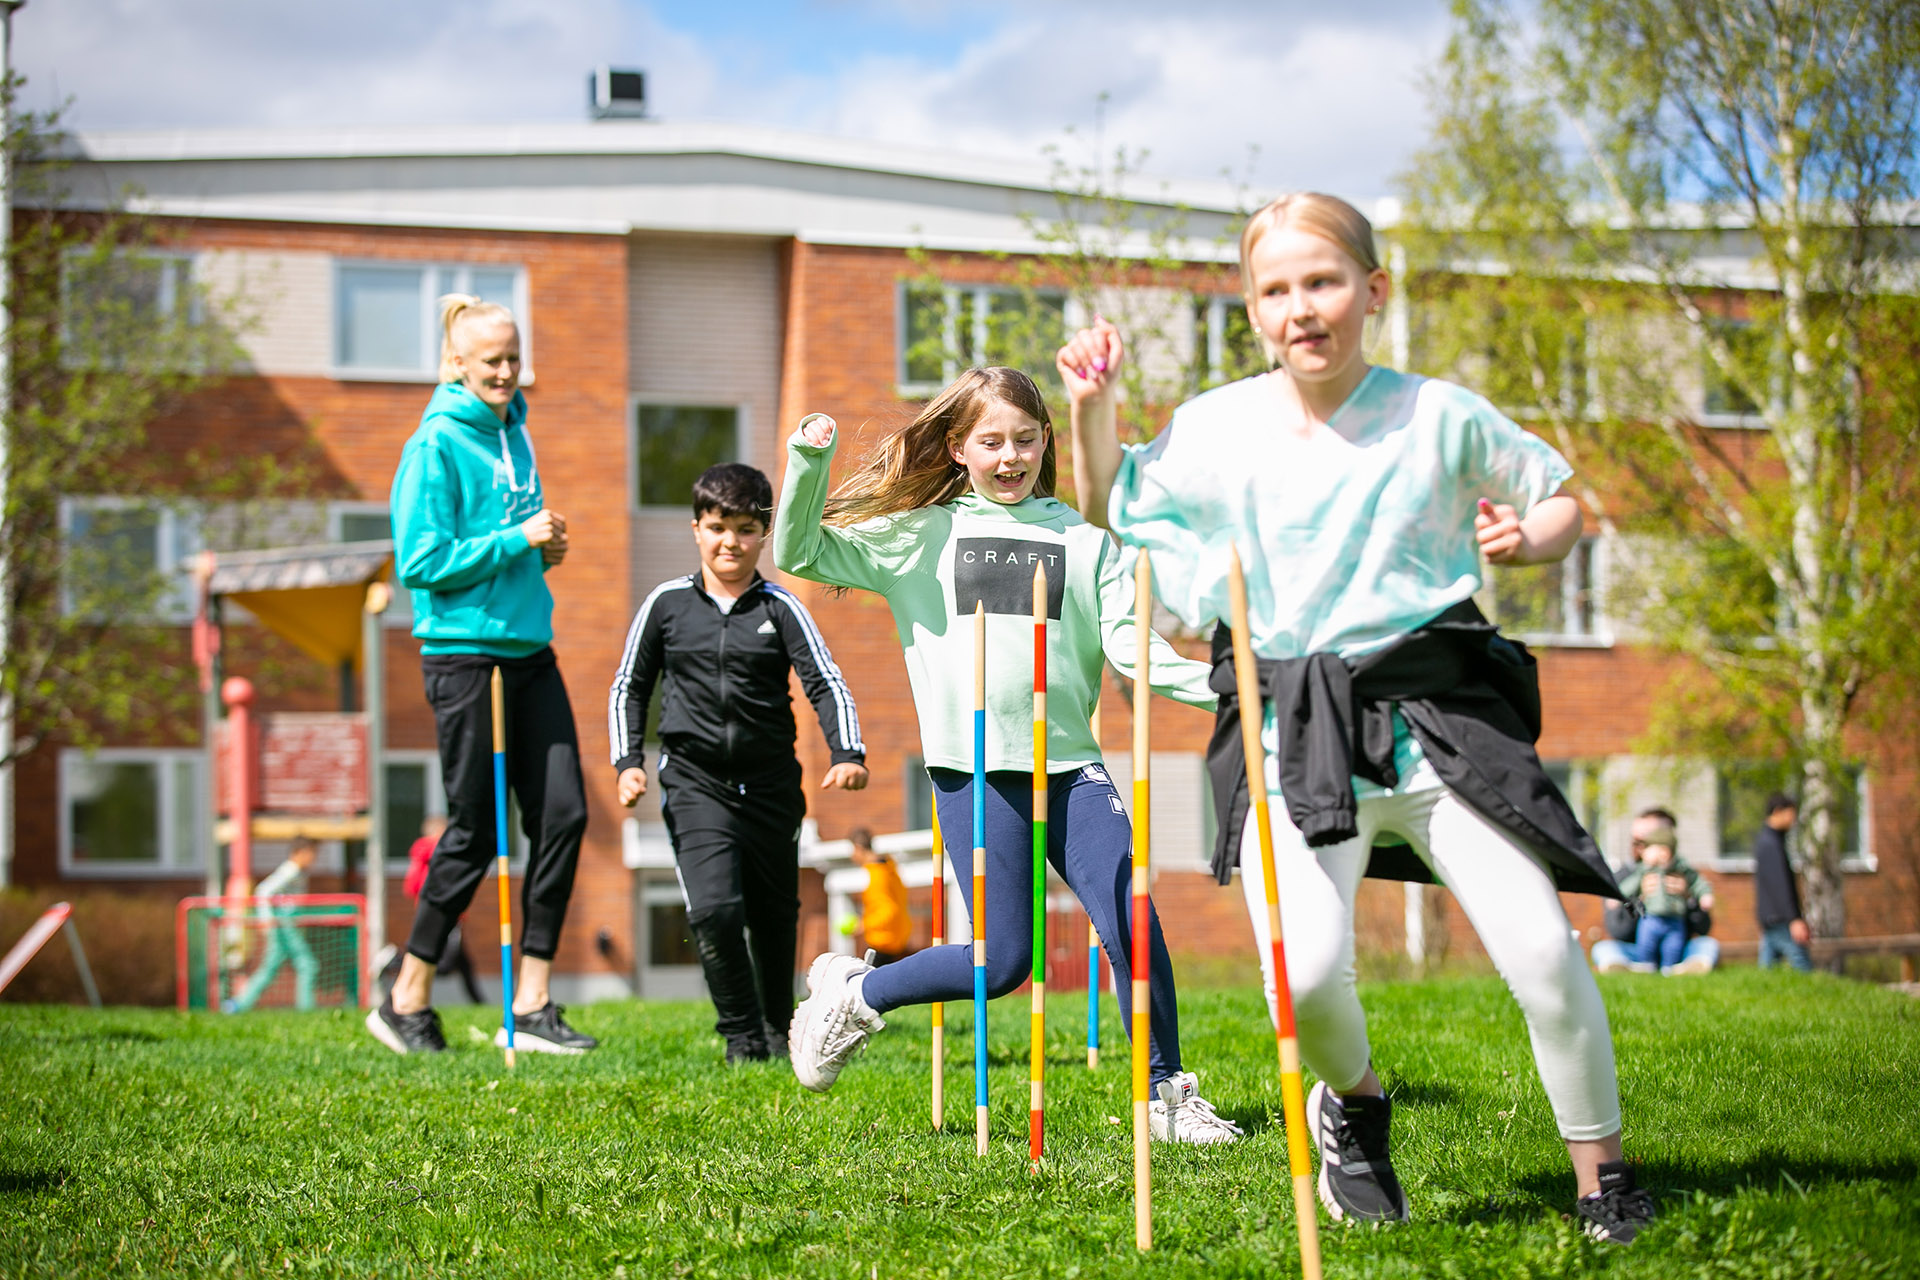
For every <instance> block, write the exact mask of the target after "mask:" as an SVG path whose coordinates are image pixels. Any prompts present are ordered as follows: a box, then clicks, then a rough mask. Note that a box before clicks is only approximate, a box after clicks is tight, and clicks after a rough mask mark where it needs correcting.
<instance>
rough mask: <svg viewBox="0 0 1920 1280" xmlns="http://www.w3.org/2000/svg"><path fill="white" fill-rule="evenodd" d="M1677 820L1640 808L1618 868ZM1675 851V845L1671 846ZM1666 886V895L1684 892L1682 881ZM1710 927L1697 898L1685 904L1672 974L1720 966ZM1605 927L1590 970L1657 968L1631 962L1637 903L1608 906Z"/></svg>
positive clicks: (1673, 880)
mask: <svg viewBox="0 0 1920 1280" xmlns="http://www.w3.org/2000/svg"><path fill="white" fill-rule="evenodd" d="M1678 825H1679V824H1678V819H1676V818H1675V817H1674V816H1673V812H1672V811H1671V810H1669V809H1664V808H1661V807H1660V806H1658V805H1656V806H1654V807H1652V808H1649V809H1642V810H1641V811H1640V812H1639V814H1637V815H1636V816H1635V817H1634V819H1633V827H1632V836H1633V840H1632V845H1631V850H1632V855H1631V858H1632V860H1631V861H1630V862H1628V863H1627V865H1626V866H1625V867H1623V868H1621V871H1622V872H1624V871H1626V870H1628V869H1630V868H1631V867H1632V866H1633V865H1634V864H1635V863H1638V862H1639V861H1640V858H1641V853H1642V851H1643V850H1644V849H1646V847H1647V844H1648V842H1649V840H1650V839H1651V838H1652V837H1654V836H1656V835H1658V834H1659V833H1660V831H1661V829H1662V828H1663V827H1664V828H1667V829H1673V828H1675V827H1677V826H1678ZM1675 848H1678V846H1675ZM1668 874H1669V875H1670V876H1671V879H1670V881H1669V883H1668V885H1667V889H1668V891H1669V892H1673V893H1681V892H1684V891H1685V889H1686V881H1685V880H1684V879H1683V878H1681V877H1679V876H1672V874H1671V872H1669V873H1668ZM1712 927H1713V918H1712V917H1711V916H1710V915H1708V914H1707V911H1706V909H1705V908H1703V907H1701V906H1700V905H1699V902H1698V900H1697V899H1691V900H1689V901H1688V904H1687V945H1686V950H1685V951H1684V952H1683V953H1682V955H1681V960H1680V963H1679V964H1678V965H1677V966H1675V967H1674V969H1673V970H1672V972H1673V973H1675V974H1695V973H1711V972H1712V971H1713V970H1714V969H1716V968H1717V967H1719V964H1720V940H1719V939H1718V938H1715V937H1713V936H1712V934H1711V933H1709V932H1708V931H1709V930H1710V929H1711V928H1712ZM1605 928H1606V931H1607V933H1608V934H1609V935H1610V936H1608V937H1605V938H1601V939H1600V940H1599V941H1597V942H1595V943H1594V944H1593V967H1594V968H1595V969H1596V970H1598V971H1599V972H1601V973H1609V972H1612V971H1613V970H1616V969H1632V970H1634V971H1636V972H1640V973H1653V972H1655V971H1656V970H1658V969H1659V967H1660V966H1659V965H1658V964H1656V963H1654V962H1651V961H1649V962H1646V963H1640V962H1638V961H1635V960H1634V959H1633V952H1632V947H1633V943H1634V938H1635V935H1637V934H1638V933H1639V931H1640V902H1639V900H1638V899H1628V900H1626V901H1623V902H1615V903H1609V904H1608V906H1607V911H1606V917H1605Z"/></svg>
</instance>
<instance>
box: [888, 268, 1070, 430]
mask: <svg viewBox="0 0 1920 1280" xmlns="http://www.w3.org/2000/svg"><path fill="white" fill-rule="evenodd" d="M931 289H932V286H931V285H929V284H928V283H926V282H925V281H920V280H911V279H905V278H903V279H900V280H898V281H896V282H895V283H894V307H893V313H894V341H893V351H894V391H895V394H897V395H898V396H900V397H901V398H902V399H906V400H924V399H926V398H927V397H928V396H931V395H934V394H936V393H937V392H938V391H939V390H940V388H942V387H944V386H946V385H947V384H948V383H949V382H952V381H953V380H954V379H955V378H957V377H959V376H960V370H961V367H962V366H961V364H960V360H959V358H958V356H957V355H956V354H955V353H957V352H958V351H959V349H960V343H959V337H960V315H961V307H960V301H961V299H962V298H963V297H964V298H965V299H966V300H967V305H966V309H965V316H966V323H967V325H968V327H969V330H970V337H971V338H972V343H971V345H972V347H973V351H974V355H975V356H976V357H979V356H980V355H981V354H982V353H984V352H985V351H986V349H987V340H988V338H989V337H990V336H991V333H992V330H991V328H990V327H989V325H988V318H989V317H990V316H991V315H992V300H993V297H994V295H996V294H1010V295H1019V294H1022V293H1026V292H1029V291H1028V290H1026V289H1024V288H1022V287H1021V286H1019V285H1009V284H944V283H943V284H942V285H941V286H940V292H941V296H942V299H943V300H944V302H945V304H946V326H945V329H944V331H943V332H942V334H941V345H942V347H943V348H944V350H943V352H942V354H941V357H940V380H939V381H938V382H925V381H914V380H913V379H911V378H909V377H908V376H907V347H908V345H909V344H908V339H907V297H908V295H909V294H911V293H919V292H928V291H930V290H931ZM1031 292H1032V293H1033V294H1034V296H1036V297H1042V298H1059V299H1060V300H1061V303H1062V306H1061V319H1062V322H1063V323H1064V325H1065V327H1066V330H1067V332H1068V333H1072V332H1073V331H1074V330H1075V329H1076V328H1078V327H1080V324H1081V322H1082V320H1083V319H1084V317H1083V316H1082V315H1081V307H1080V304H1079V301H1078V299H1076V298H1075V297H1074V296H1073V294H1072V293H1071V292H1070V291H1068V290H1066V289H1051V288H1049V289H1033V290H1031Z"/></svg>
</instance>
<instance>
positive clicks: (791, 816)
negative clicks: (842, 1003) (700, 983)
mask: <svg viewBox="0 0 1920 1280" xmlns="http://www.w3.org/2000/svg"><path fill="white" fill-rule="evenodd" d="M660 791H661V802H660V812H661V814H662V815H663V816H664V817H665V818H666V821H667V834H668V835H669V836H670V837H671V838H672V840H673V858H674V862H675V863H676V864H677V865H678V867H679V869H680V888H681V892H682V893H684V894H685V895H686V899H687V931H688V932H689V933H691V934H692V935H693V943H694V947H695V949H696V950H697V951H698V952H699V954H700V968H701V971H702V972H703V973H704V974H705V976H706V979H707V992H708V994H709V995H711V996H712V997H713V1007H714V1011H715V1012H716V1013H717V1014H718V1015H719V1018H718V1021H716V1022H715V1024H714V1030H716V1031H718V1032H719V1033H720V1034H721V1035H722V1036H725V1037H726V1038H727V1041H728V1043H729V1044H737V1045H743V1046H758V1045H760V1044H762V1035H763V1032H762V1024H763V1023H765V1024H770V1025H771V1026H772V1027H773V1028H774V1029H775V1030H776V1031H778V1032H779V1033H780V1034H781V1035H785V1034H786V1030H787V1023H788V1021H789V1020H790V1019H791V1018H792V1017H793V953H794V947H795V944H796V942H797V940H798V932H799V927H800V820H801V819H802V818H804V817H806V814H807V801H806V796H805V794H804V793H803V792H802V791H801V788H800V763H799V761H797V760H796V761H794V763H793V766H792V768H791V769H782V770H779V771H777V772H774V773H770V774H758V775H755V776H754V777H752V778H747V779H733V778H723V777H719V776H717V775H715V774H712V773H709V772H707V771H706V770H705V769H702V768H700V767H699V766H697V765H694V764H692V763H690V762H688V761H687V760H685V759H684V758H682V757H680V756H677V755H672V754H669V755H668V756H667V757H666V759H665V761H664V762H663V763H662V764H661V766H660ZM749 939H750V940H749Z"/></svg>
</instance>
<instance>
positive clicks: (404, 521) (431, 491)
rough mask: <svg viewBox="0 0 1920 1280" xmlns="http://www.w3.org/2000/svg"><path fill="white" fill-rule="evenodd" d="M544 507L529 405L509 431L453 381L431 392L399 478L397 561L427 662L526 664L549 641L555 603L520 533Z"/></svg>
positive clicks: (512, 419)
mask: <svg viewBox="0 0 1920 1280" xmlns="http://www.w3.org/2000/svg"><path fill="white" fill-rule="evenodd" d="M543 505H544V499H543V497H542V495H541V491H540V474H539V472H538V471H537V470H536V469H535V467H534V457H533V441H532V439H531V438H530V437H529V436H528V435H527V400H526V397H525V396H524V395H521V394H520V393H518V392H515V393H514V397H513V404H512V405H511V406H509V407H508V409H507V420H506V421H505V422H502V421H500V419H499V418H498V417H496V416H495V415H494V412H493V410H492V409H491V408H489V407H488V406H487V405H486V403H485V402H484V401H482V400H481V399H480V398H479V397H478V396H476V395H474V394H473V393H472V392H471V391H468V390H467V389H466V387H464V386H462V385H461V384H460V383H457V382H449V383H444V384H442V385H441V386H439V387H438V388H436V389H435V390H434V393H433V399H431V400H429V401H428V402H427V410H426V412H425V413H423V414H422V415H420V427H419V429H418V430H416V431H415V432H414V433H413V435H412V436H411V437H410V438H409V439H408V440H407V446H406V448H405V449H404V450H402V451H401V454H400V469H399V470H398V471H396V472H395V473H394V477H393V496H392V511H393V557H394V567H395V569H396V571H397V572H398V573H399V575H400V584H401V585H402V586H404V587H406V588H408V589H409V590H410V591H411V592H412V595H413V618H414V621H413V634H414V635H416V636H418V637H420V639H421V640H423V641H425V643H424V644H422V645H421V646H420V649H421V652H423V653H482V654H491V655H493V656H495V657H501V658H520V657H525V656H526V655H527V654H530V653H537V652H538V651H539V650H541V649H544V648H546V647H547V645H548V644H549V643H550V642H551V641H552V640H553V595H552V593H551V592H549V591H548V590H547V581H546V574H545V569H546V566H545V564H544V563H543V562H542V560H541V557H540V553H539V552H538V551H536V550H535V549H534V548H533V547H532V546H531V545H530V544H529V543H528V542H527V535H526V534H525V533H523V532H521V529H520V525H521V524H522V522H524V521H525V520H526V519H527V518H528V517H530V516H533V515H537V514H538V513H539V512H540V510H541V508H542V506H543Z"/></svg>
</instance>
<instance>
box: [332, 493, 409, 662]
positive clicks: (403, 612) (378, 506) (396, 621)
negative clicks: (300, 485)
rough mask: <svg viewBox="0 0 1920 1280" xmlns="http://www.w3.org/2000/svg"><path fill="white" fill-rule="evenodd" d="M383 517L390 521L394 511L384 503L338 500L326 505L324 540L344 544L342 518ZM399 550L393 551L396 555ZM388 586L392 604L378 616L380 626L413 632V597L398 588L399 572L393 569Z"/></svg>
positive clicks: (403, 588)
mask: <svg viewBox="0 0 1920 1280" xmlns="http://www.w3.org/2000/svg"><path fill="white" fill-rule="evenodd" d="M349 515H355V516H386V517H387V519H388V521H389V522H391V521H392V519H393V508H392V506H391V505H390V504H388V503H385V502H370V501H366V500H364V499H341V500H339V501H334V502H329V503H327V540H328V541H329V542H344V541H346V538H345V535H344V534H343V532H342V526H343V525H345V523H346V521H344V520H343V519H342V518H341V517H343V516H349ZM398 550H399V549H398V547H396V548H395V551H396V554H397V552H398ZM387 581H388V583H389V585H391V586H392V587H393V601H392V603H390V604H388V605H387V611H386V612H385V613H383V614H381V615H380V625H381V626H383V627H387V628H388V629H390V630H394V631H411V630H413V597H412V595H411V594H410V593H409V592H408V591H407V589H406V588H405V587H403V586H401V585H400V577H399V570H398V568H396V569H395V570H394V573H393V575H392V576H390V577H389V578H388V580H387Z"/></svg>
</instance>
